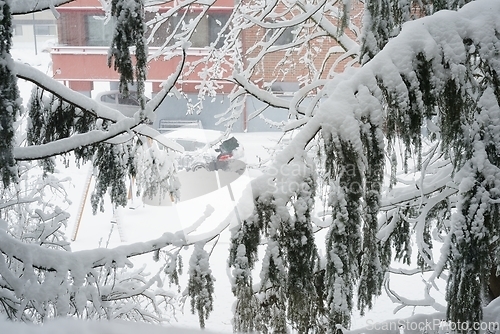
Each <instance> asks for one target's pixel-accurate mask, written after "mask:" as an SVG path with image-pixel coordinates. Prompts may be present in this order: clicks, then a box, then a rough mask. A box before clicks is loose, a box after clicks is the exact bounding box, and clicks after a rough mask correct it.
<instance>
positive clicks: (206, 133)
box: [162, 128, 224, 143]
mask: <svg viewBox="0 0 500 334" xmlns="http://www.w3.org/2000/svg"><path fill="white" fill-rule="evenodd" d="M162 136H164V137H166V138H170V139H191V140H196V141H199V142H205V143H211V142H214V141H217V140H219V139H222V138H224V133H223V132H221V131H217V130H206V129H196V128H179V129H177V130H174V131H171V132H167V133H164V134H162Z"/></svg>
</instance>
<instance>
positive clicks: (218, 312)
mask: <svg viewBox="0 0 500 334" xmlns="http://www.w3.org/2000/svg"><path fill="white" fill-rule="evenodd" d="M13 56H14V58H15V60H19V61H21V62H24V63H29V64H31V65H32V66H35V67H37V68H38V69H40V70H42V71H44V72H47V73H49V71H50V70H49V65H50V55H49V54H48V53H41V54H38V55H36V56H35V54H34V52H33V51H32V50H29V49H24V48H18V49H15V50H13ZM20 87H21V96H22V98H23V101H24V103H26V102H27V101H28V99H29V95H30V89H31V85H30V84H29V83H26V82H20ZM234 135H235V137H236V138H237V139H238V140H239V141H240V142H241V144H242V146H243V147H244V148H245V156H246V159H247V162H248V164H249V166H250V167H249V168H248V170H247V172H246V173H245V174H244V175H243V176H242V177H241V178H240V179H238V182H239V183H238V187H240V188H237V189H240V191H239V193H240V194H241V193H242V192H241V191H242V189H243V187H244V186H245V185H246V184H248V182H249V180H250V179H251V178H253V177H254V176H255V175H257V174H258V173H259V171H258V169H257V168H256V167H255V166H256V165H257V164H258V163H259V162H261V161H264V160H266V159H267V158H268V157H269V152H268V150H267V149H266V148H271V147H272V146H273V145H274V144H273V143H275V142H276V141H277V139H278V138H279V134H278V133H275V132H274V133H271V132H269V133H236V134H234ZM61 173H62V174H64V175H69V176H71V178H72V181H71V183H70V184H69V187H68V189H67V191H68V192H69V193H70V194H71V198H72V201H73V204H72V205H71V206H70V207H68V208H67V211H68V212H69V213H70V214H71V217H72V219H71V221H70V223H69V225H68V229H67V235H68V238H71V236H74V235H75V232H76V227H75V224H76V217H77V213H78V210H79V204H80V203H81V201H82V199H85V198H84V197H83V194H84V188H85V185H86V180H87V179H88V173H89V167H88V166H84V167H82V168H81V169H78V168H76V167H75V166H74V165H73V166H72V167H70V168H69V169H66V170H62V169H61ZM206 204H210V205H211V206H212V207H213V208H214V212H213V214H212V215H211V216H210V217H209V218H208V219H206V221H205V222H204V224H203V225H202V226H201V227H200V228H199V231H206V230H210V229H212V228H215V227H216V226H217V224H218V222H219V221H220V220H221V217H225V216H226V215H227V213H228V212H230V211H231V210H233V202H232V201H231V200H230V199H229V196H228V193H227V189H221V190H218V191H217V192H215V193H213V194H211V195H209V196H203V198H199V199H197V200H193V201H189V203H179V204H178V205H173V206H168V207H165V206H163V207H153V206H146V205H143V204H142V203H141V200H140V199H136V200H135V202H134V205H133V209H130V208H123V209H120V210H118V211H117V213H116V214H117V216H118V224H116V223H112V221H113V220H116V217H113V210H112V207H111V205H110V204H109V203H108V204H107V208H106V211H105V212H104V213H98V214H97V215H92V213H91V209H90V203H89V198H87V199H86V205H85V210H84V212H83V217H82V220H81V224H80V226H79V228H78V231H77V232H78V233H77V234H76V240H75V241H74V242H73V243H72V249H73V250H81V249H90V248H96V247H104V246H106V245H107V247H115V246H118V245H120V244H123V243H132V242H136V241H143V240H147V239H149V238H155V237H158V236H159V235H161V234H163V233H164V232H166V231H179V230H183V229H186V228H188V227H189V226H190V225H191V224H192V223H193V222H195V221H196V220H198V219H199V218H200V217H201V216H203V214H204V210H205V209H206ZM228 247H229V232H228V231H227V230H226V231H224V232H223V233H222V235H221V238H220V239H219V240H218V242H217V245H216V247H214V249H213V253H212V255H211V258H210V259H211V262H210V265H211V269H212V271H213V275H214V276H215V278H216V282H215V301H214V310H213V312H212V313H211V316H210V318H209V319H208V320H207V322H206V329H207V330H209V331H212V332H214V333H232V326H231V318H232V304H233V302H234V297H233V295H232V293H231V287H230V282H229V277H228V275H227V265H226V261H227V256H228ZM191 251H192V250H190V249H187V250H185V251H184V252H185V254H183V258H184V259H185V261H186V259H189V254H190V252H191ZM134 261H135V264H136V265H137V266H138V265H141V264H142V263H141V262H145V263H148V264H149V265H153V261H152V259H151V258H150V257H147V256H143V257H140V258H138V259H135V260H134ZM422 276H423V274H422V275H414V276H412V277H410V276H404V279H401V278H398V277H394V278H393V279H392V285H391V287H392V288H393V289H394V291H396V292H397V293H400V294H402V295H404V296H405V297H406V298H410V299H423V298H424V295H423V293H424V284H423V283H422ZM185 282H186V277H184V283H185ZM433 297H434V298H436V299H437V300H444V290H441V291H440V292H439V294H438V295H436V296H433ZM186 304H187V305H186V306H185V308H184V309H181V310H180V311H181V312H178V313H177V314H176V318H177V322H173V323H172V325H173V326H175V327H178V328H187V329H196V328H198V318H197V316H196V315H192V314H191V313H190V310H189V302H187V303H186ZM396 306H397V305H395V304H393V303H392V302H391V300H390V299H389V297H387V296H386V295H384V296H381V297H380V298H378V299H377V301H376V303H375V306H374V307H373V309H372V310H371V311H368V312H367V313H366V314H365V316H363V317H361V316H360V315H359V314H357V313H355V314H354V316H353V320H352V328H353V329H355V328H361V327H366V326H369V325H370V324H374V323H379V322H382V321H384V320H387V319H392V318H406V317H409V316H411V315H412V314H413V313H414V312H415V311H416V312H418V313H422V312H423V313H426V312H428V313H430V312H434V310H432V309H428V310H426V309H425V308H419V309H417V310H415V309H414V308H410V307H407V308H404V309H402V310H401V311H400V312H398V314H397V315H394V314H393V310H394V308H395V307H396ZM66 325H68V326H71V328H72V331H73V332H75V334H76V333H82V334H83V333H85V334H86V333H101V332H106V333H115V332H116V333H121V334H123V333H129V332H130V333H135V332H145V330H143V329H142V328H143V327H140V326H142V325H138V324H134V325H132V324H130V325H129V324H123V323H122V324H120V325H118V326H117V327H113V329H108V327H106V325H101V327H99V328H100V331H99V330H97V329H96V327H93V326H97V325H94V324H85V325H78V326H74V322H73V321H72V320H63V321H57V322H54V323H52V324H48V325H47V326H44V328H45V330H44V332H43V333H59V332H60V333H66V331H64V329H63V328H65V326H66ZM9 326H12V325H11V324H9V323H2V322H0V328H3V329H2V330H0V332H2V333H35V331H34V329H33V328H32V327H30V326H24V327H15V329H12V330H9V328H11V327H9ZM125 327H126V328H127V330H129V331H127V330H125V329H124V328H125ZM12 328H14V327H12ZM77 328H78V331H75V330H73V329H77ZM139 328H141V330H140V331H139V330H138V329H139ZM40 330H41V329H40ZM108 330H109V331H108ZM147 330H148V331H149V332H150V333H152V334H153V333H156V329H154V328H148V329H147ZM159 331H160V330H158V332H159ZM169 332H173V331H169ZM37 333H38V332H37ZM40 333H41V332H40ZM179 333H188V332H184V331H181V332H179Z"/></svg>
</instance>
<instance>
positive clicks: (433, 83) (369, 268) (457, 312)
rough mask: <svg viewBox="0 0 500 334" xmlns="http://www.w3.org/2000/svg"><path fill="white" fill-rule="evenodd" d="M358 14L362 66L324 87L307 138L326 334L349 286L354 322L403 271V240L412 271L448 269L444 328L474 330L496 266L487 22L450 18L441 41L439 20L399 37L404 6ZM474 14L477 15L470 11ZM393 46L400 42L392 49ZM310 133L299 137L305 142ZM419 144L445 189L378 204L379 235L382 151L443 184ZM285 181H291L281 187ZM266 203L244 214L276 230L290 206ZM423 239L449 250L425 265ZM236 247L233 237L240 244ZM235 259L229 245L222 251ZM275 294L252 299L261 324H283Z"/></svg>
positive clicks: (494, 105)
mask: <svg viewBox="0 0 500 334" xmlns="http://www.w3.org/2000/svg"><path fill="white" fill-rule="evenodd" d="M427 5H428V6H427V7H425V8H421V9H420V10H422V11H421V12H420V13H416V14H422V15H423V14H424V13H425V10H428V11H430V12H433V10H434V9H437V8H442V7H443V6H446V7H447V8H452V9H453V8H456V7H457V6H461V5H463V3H460V4H458V3H455V2H453V3H452V2H450V3H446V4H444V3H443V2H436V7H435V8H433V6H432V4H427ZM472 5H473V4H472ZM365 9H366V10H367V11H374V12H375V13H368V15H369V16H368V17H370V14H371V15H373V16H372V19H373V20H375V19H374V18H373V17H374V16H376V17H377V20H379V21H377V22H378V23H376V22H375V23H376V24H373V25H371V26H367V28H366V29H368V30H374V31H375V32H374V31H371V32H369V33H366V34H365V37H366V38H365V40H364V42H365V44H364V50H365V51H363V52H364V55H365V57H366V58H363V64H364V65H363V67H362V68H360V69H359V70H358V71H356V72H354V74H352V76H346V77H345V78H342V79H338V80H336V81H334V82H335V83H334V85H333V87H334V88H333V89H332V90H331V92H330V95H329V100H328V101H327V102H325V103H323V105H322V107H320V110H319V112H318V113H317V114H315V115H314V117H315V118H317V119H320V121H319V122H318V123H319V125H318V127H317V128H316V129H317V130H316V132H317V131H318V130H319V129H321V132H322V135H323V137H324V138H325V154H326V160H325V167H326V170H327V171H329V173H327V176H328V180H329V182H330V186H329V192H330V196H329V205H330V206H331V208H332V210H331V211H332V219H331V225H330V229H329V232H328V236H327V242H326V270H325V278H324V281H325V287H326V289H327V291H328V294H327V297H326V310H327V312H328V314H327V315H326V319H327V321H328V328H330V329H332V330H333V329H334V328H336V326H344V327H346V326H349V324H350V315H351V312H352V310H353V305H354V301H353V296H354V291H355V289H356V287H357V291H358V303H357V304H358V307H359V308H360V309H361V311H363V310H365V309H366V308H370V307H372V306H373V298H374V297H375V296H377V295H379V294H380V293H381V290H382V283H383V278H384V275H385V273H386V271H387V269H388V268H387V266H388V265H389V264H390V262H391V260H392V258H393V257H394V258H396V259H402V260H403V261H405V262H407V263H409V261H410V258H411V246H410V245H411V243H412V241H411V240H412V235H415V239H416V241H417V262H418V263H417V264H418V266H419V267H420V268H421V269H422V270H423V269H426V268H437V267H439V269H436V270H438V271H442V270H443V268H444V267H446V266H449V268H450V279H449V281H448V287H447V302H448V313H447V316H448V319H450V320H451V321H454V322H458V321H460V322H467V321H468V322H470V323H472V322H477V321H480V320H481V319H482V311H481V309H482V305H483V303H484V299H483V297H484V296H485V295H486V292H487V290H486V289H487V280H488V277H489V275H490V273H491V269H492V268H495V266H497V265H498V260H496V258H495V257H494V256H493V254H492V253H491V249H490V248H488V247H489V245H491V244H492V243H493V242H494V241H495V240H496V239H497V238H498V227H497V226H496V225H495V224H496V221H497V219H496V215H497V212H498V208H497V205H498V204H497V199H496V198H497V197H496V196H497V194H496V189H497V184H496V183H497V181H496V180H497V177H496V175H497V173H498V167H499V165H498V158H497V157H498V152H497V147H498V145H497V144H496V143H498V139H497V138H496V137H497V136H498V132H497V131H496V129H497V123H498V122H499V119H500V108H499V101H500V96H499V81H498V73H499V71H500V67H499V63H498V61H497V60H498V53H499V51H498V50H500V44H499V34H498V33H497V31H499V28H500V27H499V23H498V20H493V19H491V18H490V21H488V28H487V29H486V30H488V32H486V33H485V31H484V30H483V31H482V33H481V34H480V33H478V32H477V31H478V30H477V29H476V27H475V26H474V24H473V23H470V22H468V21H467V20H466V19H462V18H461V17H460V16H458V15H457V20H458V21H457V22H456V23H455V24H456V25H457V26H456V27H451V28H450V30H447V31H446V33H445V32H442V31H441V30H439V28H438V24H437V23H435V22H436V21H438V20H439V17H440V16H439V15H443V16H445V15H453V14H451V13H450V12H448V13H437V14H436V17H435V18H434V20H436V21H431V20H422V23H421V24H422V26H425V28H423V29H422V30H418V29H419V27H418V26H417V23H416V24H414V25H408V28H406V29H403V30H402V31H401V32H399V29H400V27H401V24H402V23H403V22H404V21H405V20H407V19H409V18H411V15H410V14H411V13H412V10H413V9H414V7H413V3H412V2H403V1H391V2H389V1H387V2H380V1H367V5H366V7H365ZM476 9H477V10H481V7H480V5H478V6H477V7H476ZM405 13H406V14H405ZM391 22H392V23H391ZM434 24H435V26H434ZM427 25H429V26H427ZM377 26H379V27H380V29H379V28H377ZM458 26H460V28H458ZM382 27H383V28H384V29H382ZM377 29H379V30H377ZM450 31H453V33H452V34H451V35H450V34H448V33H449V32H450ZM398 34H399V35H398ZM418 34H432V36H433V38H429V39H427V38H422V39H419V38H418V36H419V35H418ZM396 35H398V37H397V38H394V39H395V40H394V41H391V39H392V38H393V37H395V36H396ZM397 39H401V40H405V41H408V42H407V43H398V41H397ZM374 42H376V43H375V44H374ZM377 43H378V44H377ZM450 45H453V47H450ZM369 50H371V51H369ZM370 52H371V53H370ZM394 55H397V56H394ZM402 55H404V56H402ZM370 59H371V60H370ZM311 123H313V122H310V124H311ZM310 124H308V125H310ZM314 126H316V125H310V127H308V126H306V127H305V128H306V129H307V131H309V133H311V132H312V130H311V128H312V127H314ZM306 129H304V132H306ZM316 132H315V133H316ZM424 141H425V142H426V143H429V142H430V143H431V149H430V150H429V152H431V151H432V152H437V151H441V152H444V153H443V155H442V157H444V158H445V161H449V163H450V164H451V166H452V168H451V169H448V168H447V167H446V163H443V167H442V168H444V167H446V168H444V169H443V172H444V171H446V172H445V173H446V174H447V175H446V177H447V178H445V179H447V180H448V183H443V184H442V185H441V184H436V185H434V188H433V189H432V190H429V189H420V188H418V186H422V185H424V183H422V184H419V185H417V189H416V195H415V196H416V197H417V198H420V200H415V199H414V198H413V197H412V198H408V199H407V200H405V199H400V202H396V203H395V204H391V205H387V204H386V207H384V208H383V210H384V211H386V212H385V213H384V214H387V215H388V218H386V220H381V224H379V221H378V219H379V215H380V211H381V210H382V206H381V205H382V204H381V191H382V190H383V175H384V174H383V173H384V168H385V165H386V152H387V153H388V156H389V157H390V160H391V162H392V163H393V164H394V163H395V161H396V160H397V159H395V158H394V156H395V155H396V153H395V152H396V150H398V149H399V147H398V143H401V147H402V156H403V157H402V163H403V167H404V170H409V169H410V168H414V170H415V171H420V173H422V180H423V181H422V182H432V181H431V180H432V178H437V180H439V182H442V181H441V180H442V179H443V174H441V173H436V172H431V171H430V170H427V168H428V167H429V164H430V160H429V159H432V158H430V156H432V154H431V153H429V152H427V148H426V149H425V150H424ZM435 143H438V144H437V145H436V144H435ZM426 145H427V144H426ZM428 154H431V155H428ZM288 159H290V162H289V163H288V165H292V164H293V163H295V162H296V160H297V157H294V156H288ZM446 159H448V160H446ZM410 165H413V166H414V167H410ZM392 170H393V171H394V170H395V168H392ZM432 173H434V174H432ZM427 174H429V175H430V176H429V179H428V180H426V179H425V175H427ZM439 175H440V177H441V179H439V178H438V176H439ZM486 175H491V176H490V177H486ZM392 180H396V179H395V178H394V177H393V178H392ZM293 182H295V179H294V180H292V181H289V182H288V183H287V184H291V183H292V184H293ZM451 184H454V186H452V185H451ZM457 189H458V198H457V202H456V203H457V204H456V205H457V207H456V210H457V212H456V213H455V214H453V215H450V202H449V201H447V199H448V197H449V196H450V195H453V194H456V193H457ZM493 189H495V190H493ZM269 192H270V193H271V194H273V195H269V196H270V197H263V196H261V197H260V198H259V200H258V201H257V203H258V202H259V201H262V199H263V198H273V200H269V201H266V203H267V205H266V206H265V207H263V206H261V205H256V209H255V210H256V212H257V213H256V214H254V217H259V216H260V217H267V219H266V220H264V221H263V222H261V223H260V224H262V225H264V226H265V225H266V222H267V224H270V222H273V220H276V218H274V217H276V216H278V215H277V214H276V213H278V212H284V211H287V210H290V206H289V204H291V205H292V206H293V203H294V197H293V195H291V194H293V192H288V197H286V196H285V197H286V198H287V199H288V200H289V202H288V201H284V202H281V203H280V202H279V201H278V200H276V196H277V194H278V193H279V192H276V191H275V190H274V191H273V190H271V191H269ZM280 196H282V195H280ZM278 198H281V197H278ZM285 203H286V204H285ZM422 203H425V205H422ZM452 205H454V204H452ZM405 206H406V207H405ZM259 212H260V214H259ZM264 212H268V214H264ZM451 212H453V211H451ZM278 217H282V216H278ZM443 219H444V222H443ZM277 221H279V224H278V225H277V226H280V227H281V226H283V225H285V224H286V225H287V226H289V225H290V222H289V221H287V220H283V219H278V220H277ZM244 226H245V224H244ZM433 229H435V230H437V231H446V232H447V233H449V236H450V243H451V248H450V249H451V250H450V252H449V253H444V255H443V259H441V260H440V261H439V264H437V263H435V262H434V259H433V255H432V248H433V244H432V240H431V231H432V230H433ZM283 230H286V228H283ZM239 240H240V242H241V241H243V240H244V238H243V237H242V236H241V235H240V236H239ZM233 242H238V240H236V239H235V240H233ZM276 244H277V243H276V241H275V240H273V239H272V238H269V241H267V247H268V248H269V247H272V246H274V245H276ZM275 247H276V248H277V250H275V251H274V252H273V253H270V252H269V251H268V253H266V254H265V255H264V263H265V264H266V265H269V268H275V267H276V268H278V269H277V270H274V271H272V273H273V275H275V277H277V279H276V281H278V280H280V279H283V280H284V279H286V278H287V275H288V273H287V272H286V268H287V266H286V265H283V264H282V263H283V262H279V261H282V259H283V258H284V256H283V252H284V250H285V249H286V248H284V247H277V246H275ZM237 249H238V247H236V246H233V250H237ZM276 263H277V264H276ZM290 266H292V265H291V264H290ZM269 271H270V272H271V270H269ZM247 275H248V274H247ZM437 275H438V274H437ZM271 277H272V276H271ZM262 278H267V277H266V276H264V277H262ZM269 281H270V279H267V280H266V281H265V282H269ZM271 287H273V288H274V289H273V288H271ZM280 291H281V290H279V289H277V288H276V287H275V286H274V285H273V284H270V288H269V292H268V296H267V299H264V300H265V301H266V302H267V303H268V302H269V298H270V296H272V298H273V299H272V300H273V301H275V303H274V304H273V306H274V308H273V309H272V311H268V312H271V313H265V314H266V316H267V317H268V318H272V316H276V315H280V317H282V316H283V311H284V310H278V309H276V308H277V307H284V305H285V303H283V302H282V300H283V298H286V297H283V295H282V294H280ZM266 305H267V304H266ZM236 317H241V314H237V315H236ZM279 319H281V318H279ZM273 325H274V327H272V326H273ZM280 326H281V323H279V322H275V323H274V324H271V323H270V324H269V325H268V327H266V330H271V328H272V329H275V330H277V331H280V328H281V327H280ZM316 330H319V329H318V328H316Z"/></svg>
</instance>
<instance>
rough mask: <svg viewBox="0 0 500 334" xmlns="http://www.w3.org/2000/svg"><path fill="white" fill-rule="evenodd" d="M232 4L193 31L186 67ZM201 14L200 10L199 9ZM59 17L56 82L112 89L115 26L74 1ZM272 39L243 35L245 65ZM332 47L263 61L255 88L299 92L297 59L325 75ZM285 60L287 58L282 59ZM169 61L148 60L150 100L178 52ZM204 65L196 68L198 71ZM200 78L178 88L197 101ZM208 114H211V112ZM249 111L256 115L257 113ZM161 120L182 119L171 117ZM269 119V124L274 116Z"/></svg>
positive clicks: (89, 1) (256, 32)
mask: <svg viewBox="0 0 500 334" xmlns="http://www.w3.org/2000/svg"><path fill="white" fill-rule="evenodd" d="M234 1H235V0H217V1H216V2H215V4H214V5H213V6H211V7H210V9H209V10H208V11H207V15H206V16H204V17H203V19H202V20H201V22H200V23H199V24H198V26H197V29H196V32H195V33H194V35H193V36H192V37H191V38H190V41H191V43H192V44H191V48H190V49H188V52H187V62H189V63H191V64H192V63H195V62H196V61H198V60H200V59H202V58H203V57H205V56H206V55H207V54H208V52H209V49H208V48H207V46H209V45H210V43H213V42H215V41H216V38H217V34H218V32H219V31H220V29H221V26H223V25H224V24H225V23H226V22H227V21H228V20H229V17H230V15H231V13H232V11H233V8H234ZM173 4H175V3H170V4H166V5H162V6H160V7H158V8H153V9H154V10H156V11H157V12H160V13H161V12H166V11H167V10H169V9H170V8H171V5H173ZM154 10H151V9H149V10H148V11H147V12H146V19H147V20H148V21H150V23H154V20H155V11H154ZM191 10H192V11H193V12H188V13H186V18H184V21H185V22H189V18H190V17H195V16H196V14H197V13H196V11H197V8H196V7H194V9H193V8H191ZM199 10H201V7H200V8H199ZM283 10H284V13H285V14H284V15H285V17H287V19H288V18H289V17H292V16H293V15H294V14H295V13H293V12H288V13H286V12H285V8H284V9H283ZM58 12H59V13H60V18H59V20H58V40H59V41H58V45H57V46H55V47H54V48H53V50H52V61H53V71H54V78H55V79H57V80H60V81H62V82H64V83H65V84H66V85H67V86H69V87H70V88H72V89H74V90H76V91H80V92H82V93H85V94H87V95H89V96H90V92H91V91H92V90H93V89H94V83H95V82H98V81H101V82H111V83H116V82H117V81H118V74H117V73H116V72H115V71H114V70H113V69H112V68H109V67H108V66H107V53H108V48H109V44H110V40H111V37H112V34H113V24H112V22H110V23H109V24H105V21H104V11H103V9H102V7H101V3H100V2H99V0H76V1H72V2H70V3H68V4H66V5H63V6H61V7H58ZM179 17H180V15H179ZM173 21H174V22H169V23H168V24H164V25H163V26H161V27H160V28H159V29H158V30H157V31H156V32H155V35H154V36H155V38H154V39H152V40H150V41H149V44H148V45H149V51H150V54H154V52H155V51H157V50H158V49H159V47H160V46H161V43H163V42H164V41H165V38H166V37H167V36H168V35H169V33H170V31H169V29H170V26H169V25H173V24H176V23H177V22H175V19H174V20H173ZM295 31H297V29H292V28H287V30H286V31H285V33H284V34H283V36H282V37H280V39H278V41H276V43H275V45H276V46H278V47H279V46H280V45H282V44H285V43H288V42H289V41H290V39H293V34H294V33H296V32H295ZM270 33H272V30H271V31H266V29H262V28H259V27H256V26H254V27H251V28H249V29H247V30H244V31H243V33H242V34H241V36H240V38H241V46H242V49H243V51H246V50H253V51H252V52H251V53H250V54H249V55H248V56H247V58H248V60H249V59H251V58H252V57H254V56H255V55H256V54H257V53H258V52H259V51H260V49H259V47H256V48H254V47H255V45H256V44H257V45H258V42H259V41H262V38H263V36H267V35H268V34H270ZM265 38H267V37H265ZM264 40H265V39H264ZM334 46H335V41H334V40H333V39H332V38H330V37H328V36H322V37H319V38H315V39H313V40H311V42H309V43H307V45H301V46H297V47H296V48H294V49H293V50H287V51H277V52H273V53H272V54H269V55H267V56H266V57H265V58H264V60H263V61H262V62H261V63H260V64H259V66H258V67H257V68H256V70H255V71H254V72H253V76H254V78H256V80H255V82H257V83H259V82H269V81H277V82H278V83H279V85H277V87H278V88H277V91H279V90H280V89H283V90H285V91H287V90H288V91H295V90H297V89H298V88H299V85H300V82H303V81H304V80H305V78H306V77H307V76H308V75H309V74H310V73H311V68H310V64H305V63H303V62H300V57H301V56H303V55H304V54H305V53H307V52H309V53H310V57H311V61H312V63H313V64H314V67H316V68H318V69H321V68H326V69H328V70H329V69H330V68H331V67H332V64H333V63H334V62H335V60H336V58H337V57H338V54H331V55H330V56H328V57H327V54H328V53H329V51H331V50H332V49H331V48H332V47H334ZM251 48H254V49H251ZM285 55H286V57H284V56H285ZM169 56H171V57H169V58H168V59H165V57H164V56H159V57H158V58H156V59H153V60H151V62H150V64H149V70H148V82H149V83H150V84H151V86H150V87H151V90H152V91H151V93H152V94H154V93H155V92H158V91H159V89H160V88H159V85H160V83H161V82H163V81H165V80H166V79H167V78H168V76H169V75H170V74H171V73H173V72H174V71H175V69H176V68H177V65H178V64H179V61H180V60H181V57H180V51H179V54H173V55H169ZM203 65H204V64H199V65H198V66H200V67H201V66H203ZM328 70H326V71H325V74H324V75H323V77H324V76H326V75H327V73H328ZM336 70H337V71H339V70H340V71H341V70H342V68H341V66H340V65H339V66H337V68H336ZM231 71H232V69H231V68H227V73H231ZM198 72H199V71H198V70H197V69H196V68H195V70H193V71H190V74H184V75H183V77H182V78H181V80H179V88H181V89H182V91H183V92H184V93H186V94H192V95H193V97H194V96H196V92H197V89H196V85H197V84H199V82H200V78H199V77H198V75H197V73H198ZM259 79H263V80H259ZM219 83H222V84H223V89H222V90H221V93H222V94H221V95H224V93H228V92H229V91H231V89H232V88H233V87H232V86H231V85H232V84H231V83H230V82H227V81H220V82H219ZM113 87H116V85H115V86H113V84H111V88H113ZM222 99H223V97H222ZM221 103H222V104H223V105H224V104H225V103H226V102H224V101H222V102H221ZM254 104H255V103H254ZM205 107H206V106H205ZM179 108H181V109H183V111H182V112H183V114H184V115H185V114H186V113H188V114H189V112H186V110H185V109H186V108H185V107H182V106H179ZM206 108H207V109H210V107H206ZM214 108H215V107H214ZM248 108H250V109H256V108H257V107H248ZM220 109H221V107H220V104H219V105H218V106H217V110H214V111H213V112H212V114H216V113H220ZM251 111H252V110H249V111H248V113H251ZM209 113H210V112H209ZM276 113H280V116H279V117H277V119H281V118H283V115H285V117H286V113H284V114H283V113H282V112H278V111H276ZM161 117H180V116H179V115H175V116H173V115H171V116H161ZM189 117H190V116H189V115H188V118H189ZM271 118H273V116H272V115H271ZM242 129H247V124H246V121H244V124H243V125H242Z"/></svg>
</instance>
